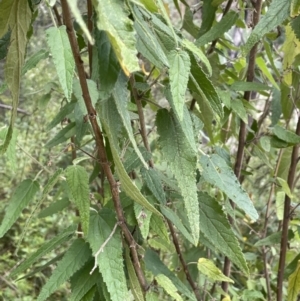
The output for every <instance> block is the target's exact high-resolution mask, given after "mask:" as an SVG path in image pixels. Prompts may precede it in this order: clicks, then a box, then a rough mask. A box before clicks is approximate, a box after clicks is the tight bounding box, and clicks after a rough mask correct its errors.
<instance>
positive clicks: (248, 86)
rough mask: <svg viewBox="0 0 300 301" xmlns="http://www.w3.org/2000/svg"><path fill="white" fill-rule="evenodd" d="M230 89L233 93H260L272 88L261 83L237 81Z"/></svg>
mask: <svg viewBox="0 0 300 301" xmlns="http://www.w3.org/2000/svg"><path fill="white" fill-rule="evenodd" d="M230 88H231V89H232V90H235V91H262V90H270V89H272V87H269V86H268V85H264V84H261V83H253V82H239V81H235V82H234V83H233V84H232V85H231V87H230Z"/></svg>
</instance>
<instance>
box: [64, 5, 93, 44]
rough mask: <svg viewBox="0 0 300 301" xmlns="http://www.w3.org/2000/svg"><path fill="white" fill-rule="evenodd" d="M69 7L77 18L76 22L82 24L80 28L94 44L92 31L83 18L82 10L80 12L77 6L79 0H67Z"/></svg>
mask: <svg viewBox="0 0 300 301" xmlns="http://www.w3.org/2000/svg"><path fill="white" fill-rule="evenodd" d="M67 2H68V4H69V7H70V9H71V11H72V14H73V16H74V18H75V20H76V22H77V23H78V25H79V26H80V28H81V29H82V31H83V33H84V34H85V35H86V37H87V39H88V40H89V43H90V44H91V45H93V44H94V39H93V38H92V36H91V33H90V32H89V30H88V28H87V26H86V24H85V22H84V20H83V18H82V12H80V10H79V9H78V7H77V1H74V0H67Z"/></svg>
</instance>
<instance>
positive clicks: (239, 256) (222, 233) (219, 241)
mask: <svg viewBox="0 0 300 301" xmlns="http://www.w3.org/2000/svg"><path fill="white" fill-rule="evenodd" d="M198 199H199V207H200V229H201V233H204V235H205V237H206V238H207V239H208V241H209V242H210V243H212V244H213V245H214V246H215V247H216V248H217V249H218V250H219V251H220V252H221V253H223V254H224V255H225V256H227V257H228V258H229V259H230V260H231V261H232V262H233V263H234V264H236V265H237V266H238V267H239V268H240V269H241V271H243V272H244V273H246V274H248V273H249V270H248V267H247V263H246V260H245V258H244V255H243V253H242V250H241V247H240V245H239V243H238V240H237V239H236V237H235V235H234V233H233V231H232V229H231V226H230V224H229V222H228V220H227V217H226V215H225V214H224V212H223V210H222V207H221V205H220V204H219V203H218V202H217V201H216V200H215V199H213V198H212V197H210V196H209V195H208V194H207V193H204V192H199V193H198ZM200 241H201V236H200Z"/></svg>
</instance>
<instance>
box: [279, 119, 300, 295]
mask: <svg viewBox="0 0 300 301" xmlns="http://www.w3.org/2000/svg"><path fill="white" fill-rule="evenodd" d="M296 134H297V135H298V136H300V117H298V123H297V128H296ZM298 150H299V145H295V146H294V147H293V151H292V156H291V164H290V169H289V174H288V180H287V182H288V185H289V187H290V190H291V191H293V188H294V181H295V174H296V167H297V163H298ZM290 210H291V199H290V197H289V196H288V195H287V194H286V195H285V200H284V213H283V221H282V233H281V242H280V257H279V267H278V274H277V301H282V300H283V292H282V289H283V287H282V286H283V276H284V267H285V257H286V251H287V244H288V230H289V222H290Z"/></svg>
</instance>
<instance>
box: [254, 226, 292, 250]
mask: <svg viewBox="0 0 300 301" xmlns="http://www.w3.org/2000/svg"><path fill="white" fill-rule="evenodd" d="M281 235H282V234H281V231H279V232H275V233H272V234H271V235H269V236H267V237H265V238H263V239H260V240H259V241H257V242H256V243H255V246H256V247H261V246H274V245H276V244H280V240H281ZM294 236H295V235H294V232H293V231H292V230H291V229H289V232H288V239H289V240H291V239H293V238H294Z"/></svg>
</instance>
